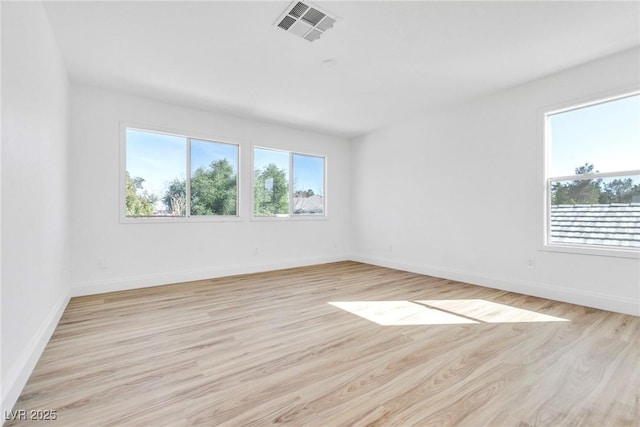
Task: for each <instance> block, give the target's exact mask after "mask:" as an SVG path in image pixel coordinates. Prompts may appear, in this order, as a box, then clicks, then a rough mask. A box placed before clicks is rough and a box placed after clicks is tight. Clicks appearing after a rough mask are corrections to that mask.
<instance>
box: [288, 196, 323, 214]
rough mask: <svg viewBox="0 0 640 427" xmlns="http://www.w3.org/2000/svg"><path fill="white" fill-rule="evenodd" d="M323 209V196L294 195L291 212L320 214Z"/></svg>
mask: <svg viewBox="0 0 640 427" xmlns="http://www.w3.org/2000/svg"><path fill="white" fill-rule="evenodd" d="M323 210H324V200H323V197H322V196H320V195H318V194H314V195H313V196H311V197H294V198H293V212H295V213H297V214H305V213H306V214H321V213H323Z"/></svg>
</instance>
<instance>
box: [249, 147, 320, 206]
mask: <svg viewBox="0 0 640 427" xmlns="http://www.w3.org/2000/svg"><path fill="white" fill-rule="evenodd" d="M253 166H254V180H253V214H254V216H257V217H291V216H294V217H300V216H324V215H325V188H324V187H325V185H324V182H325V181H324V169H325V158H324V157H320V156H311V155H307V154H299V153H290V152H288V151H279V150H272V149H267V148H258V147H256V148H254V150H253Z"/></svg>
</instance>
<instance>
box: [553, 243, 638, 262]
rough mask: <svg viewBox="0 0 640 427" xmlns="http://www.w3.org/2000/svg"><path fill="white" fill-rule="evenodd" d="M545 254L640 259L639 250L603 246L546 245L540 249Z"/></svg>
mask: <svg viewBox="0 0 640 427" xmlns="http://www.w3.org/2000/svg"><path fill="white" fill-rule="evenodd" d="M540 250H541V251H545V252H560V253H568V254H577V255H590V256H607V257H615V258H631V259H640V250H638V249H632V248H628V249H627V248H619V249H618V248H609V247H603V246H591V247H588V246H583V245H562V244H546V245H543V246H542V247H541V248H540Z"/></svg>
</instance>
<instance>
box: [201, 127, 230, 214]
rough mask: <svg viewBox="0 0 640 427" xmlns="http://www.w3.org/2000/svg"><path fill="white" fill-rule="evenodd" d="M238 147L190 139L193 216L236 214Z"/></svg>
mask: <svg viewBox="0 0 640 427" xmlns="http://www.w3.org/2000/svg"><path fill="white" fill-rule="evenodd" d="M237 205H238V147H237V146H236V145H230V144H222V143H217V142H211V141H200V140H196V139H192V140H191V215H236V214H237Z"/></svg>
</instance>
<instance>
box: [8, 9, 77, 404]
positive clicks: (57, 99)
mask: <svg viewBox="0 0 640 427" xmlns="http://www.w3.org/2000/svg"><path fill="white" fill-rule="evenodd" d="M68 113H69V111H68V81H67V75H66V71H65V68H64V65H63V62H62V59H61V57H60V53H59V51H58V47H57V45H56V43H55V41H54V38H53V33H52V31H51V28H50V27H49V22H48V20H47V18H46V16H45V13H44V10H43V8H42V5H41V4H40V3H33V2H25V3H11V2H3V3H2V291H1V293H2V315H1V317H2V367H1V369H0V371H1V373H2V380H1V384H2V387H1V389H2V410H3V411H4V410H9V409H11V407H12V406H13V404H14V402H15V400H16V399H17V397H18V395H19V393H20V391H21V389H22V387H23V386H24V384H25V382H26V380H27V379H28V376H29V374H30V373H31V370H32V369H33V366H34V365H35V363H36V361H37V359H38V357H39V356H40V354H41V352H42V350H43V349H44V346H45V344H46V343H47V341H48V339H49V337H50V335H51V333H52V332H53V328H54V327H55V325H56V323H57V321H58V318H59V316H60V315H61V313H62V310H63V309H64V307H65V306H66V303H67V301H68V298H69V296H68V295H69V285H68V278H67V274H68V262H69V209H68V206H69V203H68V197H67V195H68V191H67V190H68V181H67V159H68V142H67V131H68Z"/></svg>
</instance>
